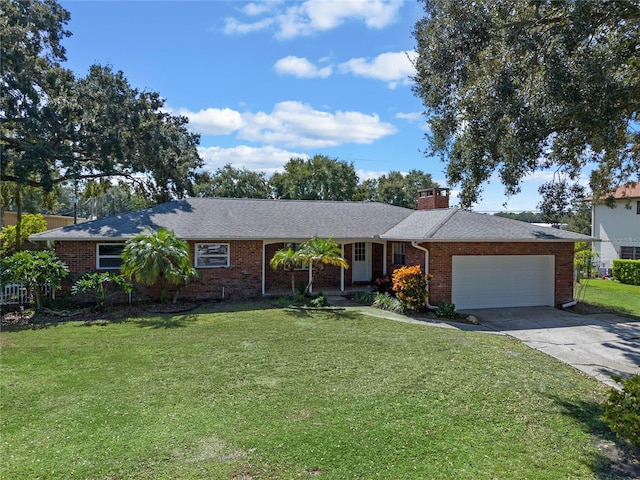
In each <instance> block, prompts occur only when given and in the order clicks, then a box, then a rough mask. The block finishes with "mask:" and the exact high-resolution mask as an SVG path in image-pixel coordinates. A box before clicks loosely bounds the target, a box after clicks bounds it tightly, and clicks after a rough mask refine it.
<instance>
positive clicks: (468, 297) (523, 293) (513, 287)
mask: <svg viewBox="0 0 640 480" xmlns="http://www.w3.org/2000/svg"><path fill="white" fill-rule="evenodd" d="M451 258H452V291H451V299H452V302H453V303H454V304H455V306H456V309H458V310H464V309H471V308H496V307H530V306H538V305H549V306H553V305H554V271H555V257H554V256H553V255H482V256H474V255H454V256H452V257H451Z"/></svg>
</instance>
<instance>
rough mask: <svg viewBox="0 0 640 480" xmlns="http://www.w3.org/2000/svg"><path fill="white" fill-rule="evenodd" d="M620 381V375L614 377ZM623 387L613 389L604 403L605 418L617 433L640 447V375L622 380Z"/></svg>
mask: <svg viewBox="0 0 640 480" xmlns="http://www.w3.org/2000/svg"><path fill="white" fill-rule="evenodd" d="M613 378H614V380H615V381H616V382H620V377H617V376H616V377H613ZM621 383H622V386H623V389H622V391H618V390H616V389H611V391H610V392H609V398H608V399H607V400H606V401H605V403H604V415H603V417H604V419H605V421H606V422H607V423H608V424H609V427H611V430H613V431H614V432H615V433H616V435H618V436H619V437H624V438H626V439H628V440H629V441H630V442H631V443H632V444H633V445H635V446H636V447H639V448H640V375H634V376H633V377H631V378H628V379H627V380H623V381H622V382H621Z"/></svg>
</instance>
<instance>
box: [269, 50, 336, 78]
mask: <svg viewBox="0 0 640 480" xmlns="http://www.w3.org/2000/svg"><path fill="white" fill-rule="evenodd" d="M273 68H274V69H275V71H276V72H278V73H279V74H281V75H286V74H288V75H294V76H296V77H298V78H316V77H320V78H327V77H328V76H329V75H331V72H332V70H333V69H332V67H331V66H328V67H323V68H318V67H316V66H315V65H314V64H313V63H311V62H310V61H309V60H307V59H306V58H300V57H294V56H293V55H289V56H288V57H284V58H281V59H280V60H278V61H277V62H276V64H275V65H274V67H273Z"/></svg>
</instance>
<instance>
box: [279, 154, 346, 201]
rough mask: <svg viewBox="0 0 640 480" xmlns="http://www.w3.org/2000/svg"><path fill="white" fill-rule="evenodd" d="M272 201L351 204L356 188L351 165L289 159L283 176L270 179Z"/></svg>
mask: <svg viewBox="0 0 640 480" xmlns="http://www.w3.org/2000/svg"><path fill="white" fill-rule="evenodd" d="M271 185H272V186H273V189H274V191H275V196H276V198H285V199H292V200H351V199H352V198H353V195H354V193H355V191H356V187H357V185H358V176H357V175H356V171H355V168H354V167H353V164H352V163H347V162H344V161H341V160H338V159H332V158H329V157H327V156H325V155H314V156H313V158H311V159H310V160H305V159H303V158H292V159H291V160H289V162H287V164H286V165H285V166H284V172H282V173H275V174H273V176H272V177H271Z"/></svg>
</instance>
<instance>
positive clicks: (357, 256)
mask: <svg viewBox="0 0 640 480" xmlns="http://www.w3.org/2000/svg"><path fill="white" fill-rule="evenodd" d="M353 261H354V262H366V261H367V244H366V243H365V242H356V243H354V244H353Z"/></svg>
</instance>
